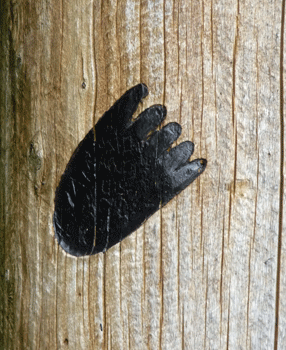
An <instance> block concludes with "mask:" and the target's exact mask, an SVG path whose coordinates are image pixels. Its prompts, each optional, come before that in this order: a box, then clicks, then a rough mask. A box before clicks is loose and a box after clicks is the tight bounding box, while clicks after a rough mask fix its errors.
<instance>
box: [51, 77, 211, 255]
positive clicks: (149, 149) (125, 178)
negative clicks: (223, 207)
mask: <svg viewBox="0 0 286 350" xmlns="http://www.w3.org/2000/svg"><path fill="white" fill-rule="evenodd" d="M147 95H148V89H147V87H146V85H144V84H139V85H137V86H135V87H133V88H131V89H130V90H128V91H127V92H126V93H125V94H124V95H123V96H122V97H121V98H120V99H119V100H118V101H117V102H116V103H115V104H114V105H113V106H112V107H111V108H110V109H109V111H107V112H106V113H105V114H104V115H103V116H102V117H101V119H100V120H99V121H98V123H97V124H96V125H95V128H94V129H91V130H90V131H89V133H88V134H87V135H86V137H85V138H84V139H83V141H82V142H81V143H80V144H79V146H78V147H77V149H76V150H75V152H74V154H73V156H72V157H71V159H70V161H69V163H68V165H67V167H66V170H65V172H64V174H63V176H62V178H61V181H60V184H59V187H58V188H57V191H56V198H55V212H54V227H55V233H56V237H57V239H58V241H59V243H60V245H61V246H62V248H63V249H64V250H65V251H67V252H68V253H69V254H72V255H76V256H82V255H91V254H96V253H99V252H105V251H106V250H107V249H108V248H110V247H112V246H113V245H114V244H116V243H118V242H120V241H121V240H122V239H123V238H124V237H126V236H128V235H129V234H130V233H131V232H133V231H134V230H136V229H137V228H138V227H139V226H140V225H141V224H142V223H143V222H144V221H145V220H146V219H147V218H148V217H150V216H151V215H152V214H154V213H155V212H156V211H157V210H158V209H159V208H160V206H163V205H165V204H166V203H168V202H169V201H170V200H171V199H172V198H173V197H174V196H175V195H177V194H178V193H179V192H181V191H182V190H183V189H184V188H186V187H187V186H188V185H189V184H190V183H191V182H193V181H194V180H195V179H196V178H197V177H198V176H199V175H200V174H201V173H202V172H203V171H204V170H205V168H206V164H207V161H206V160H205V159H195V160H193V161H191V162H189V158H190V156H191V155H192V153H193V151H194V145H193V143H192V142H190V141H186V142H183V143H181V144H179V145H178V146H176V147H174V148H171V149H170V147H171V145H172V144H173V142H174V141H176V140H177V139H178V137H179V136H180V134H181V127H180V125H179V124H177V123H169V124H167V125H166V126H164V127H163V128H162V129H161V130H156V128H157V127H158V125H160V124H161V122H162V121H163V120H164V118H165V117H166V108H165V107H164V106H161V105H155V106H152V107H150V108H148V109H146V110H145V111H143V112H142V113H141V114H140V115H139V117H138V118H137V119H136V120H135V121H132V115H133V113H134V112H135V110H136V109H137V107H138V104H139V102H140V101H141V100H142V99H143V98H144V97H146V96H147ZM94 132H95V134H94Z"/></svg>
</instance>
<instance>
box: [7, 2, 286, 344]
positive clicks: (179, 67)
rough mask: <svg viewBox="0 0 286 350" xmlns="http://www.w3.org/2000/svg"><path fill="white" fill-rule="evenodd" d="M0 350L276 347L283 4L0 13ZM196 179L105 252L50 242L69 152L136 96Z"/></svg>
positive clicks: (63, 5)
mask: <svg viewBox="0 0 286 350" xmlns="http://www.w3.org/2000/svg"><path fill="white" fill-rule="evenodd" d="M0 6H1V11H0V13H1V14H2V18H3V21H2V20H1V40H0V42H1V50H0V55H1V56H0V65H1V67H0V74H1V78H0V81H1V83H0V86H1V90H0V99H1V102H0V108H1V119H0V123H1V124H0V129H1V131H0V132H1V163H0V164H1V168H0V171H1V174H0V179H1V191H0V194H1V223H0V225H1V226H0V257H1V258H0V262H1V263H0V276H1V283H0V288H1V289H0V310H1V313H0V348H1V349H5V350H6V349H7V350H8V349H13V350H14V349H68V348H69V349H113V350H116V349H172V350H175V349H192V350H193V349H211V350H215V349H218V350H220V349H235V350H236V349H266V350H268V349H272V348H273V349H283V348H284V347H285V344H286V302H285V300H286V253H285V252H286V243H285V242H286V240H285V234H286V231H285V227H286V222H285V220H286V218H285V217H286V215H285V206H286V203H285V200H286V199H285V198H286V197H285V189H284V183H285V180H284V178H285V161H284V150H285V143H284V138H285V136H284V114H285V112H284V110H285V101H284V84H285V77H284V71H285V59H284V58H285V43H284V41H285V35H284V31H285V26H284V21H285V18H284V17H285V1H284V0H283V1H281V2H278V1H272V2H271V1H265V0H262V1H258V0H254V1H248V0H246V1H244V2H242V1H238V2H233V1H229V0H222V1H213V0H212V1H203V2H201V1H197V0H195V1H190V0H175V1H169V0H165V1H163V0H156V1H154V0H141V1H139V0H136V1H134V0H120V1H112V0H108V1H99V0H94V1H88V0H86V1H84V0H79V1H73V0H70V1H65V0H63V1H60V2H58V1H55V0H51V1H48V2H47V1H42V0H40V1H37V2H36V1H28V0H25V1H24V0H15V1H11V2H8V1H2V2H1V4H0ZM139 82H143V83H145V84H147V86H148V88H149V91H150V93H149V96H148V97H147V98H146V99H145V100H144V102H143V103H142V106H140V108H139V110H138V113H139V112H140V111H142V110H143V109H145V108H146V107H149V106H151V105H152V104H157V103H161V104H165V105H166V107H167V110H168V115H167V119H166V121H165V123H168V122H171V121H176V122H179V123H180V124H181V125H182V128H183V131H182V135H181V137H180V139H179V140H178V142H182V141H185V140H192V141H193V142H194V144H195V153H194V157H196V158H198V157H203V158H206V159H207V160H208V166H207V169H206V171H205V173H204V174H203V175H202V176H201V177H200V178H199V179H197V180H196V181H195V182H194V183H193V184H192V185H191V186H189V187H188V188H187V189H186V190H185V191H184V192H183V193H181V194H180V195H179V196H177V197H176V198H174V199H173V200H172V201H171V202H170V203H169V204H168V205H167V206H166V207H164V209H162V210H161V211H160V212H158V213H156V214H155V215H154V216H152V217H151V218H150V219H149V220H148V221H147V222H146V223H145V224H144V225H143V226H142V227H141V228H140V229H138V230H137V232H135V233H133V234H132V235H131V236H130V237H128V238H126V239H125V240H124V241H123V242H122V243H121V244H118V245H116V246H114V247H113V248H111V249H110V250H108V252H107V253H106V254H98V255H96V256H92V257H85V258H75V257H72V256H69V255H68V254H66V253H65V252H64V251H63V250H62V249H61V248H60V247H59V246H58V244H57V241H56V240H55V239H54V231H53V225H52V214H53V209H54V195H55V189H56V187H57V185H58V183H59V180H60V177H61V174H62V173H63V171H64V169H65V166H66V164H67V162H68V160H69V158H70V156H71V154H72V152H73V150H74V149H75V148H76V146H77V145H78V143H79V142H80V140H81V139H82V138H83V137H84V136H85V134H86V133H87V131H88V130H89V129H90V128H91V127H92V126H93V125H94V123H96V121H97V120H98V118H99V117H100V116H101V115H102V114H103V113H104V112H105V111H106V110H107V109H108V108H109V107H110V106H111V105H112V104H113V103H114V101H115V100H117V99H118V98H119V97H120V96H121V94H122V93H123V92H125V91H126V90H127V89H128V88H130V87H132V86H133V85H135V84H137V83H139Z"/></svg>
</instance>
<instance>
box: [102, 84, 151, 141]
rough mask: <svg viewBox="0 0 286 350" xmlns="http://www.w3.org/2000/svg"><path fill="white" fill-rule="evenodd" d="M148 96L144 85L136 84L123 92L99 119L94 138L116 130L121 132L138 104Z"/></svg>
mask: <svg viewBox="0 0 286 350" xmlns="http://www.w3.org/2000/svg"><path fill="white" fill-rule="evenodd" d="M147 95H148V88H147V86H146V85H145V84H138V85H136V86H134V87H133V88H131V89H129V90H128V91H126V92H125V94H124V95H122V96H121V97H120V99H119V100H118V101H116V102H115V103H114V105H113V106H112V107H111V108H110V109H109V110H108V111H107V112H106V113H104V115H103V116H102V117H101V118H100V119H99V121H98V123H97V124H96V137H97V138H98V137H101V135H103V134H105V133H106V132H107V133H110V132H114V131H115V130H118V131H119V132H122V131H123V130H124V129H126V127H127V126H128V125H129V123H130V121H131V118H132V115H133V113H134V112H135V111H136V109H137V107H138V104H139V102H140V101H141V100H142V99H143V98H144V97H146V96H147Z"/></svg>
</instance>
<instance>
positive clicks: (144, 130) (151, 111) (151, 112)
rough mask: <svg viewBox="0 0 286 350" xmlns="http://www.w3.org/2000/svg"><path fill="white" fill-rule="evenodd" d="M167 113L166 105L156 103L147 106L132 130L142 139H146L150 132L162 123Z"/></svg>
mask: <svg viewBox="0 0 286 350" xmlns="http://www.w3.org/2000/svg"><path fill="white" fill-rule="evenodd" d="M166 115H167V110H166V107H165V106H161V105H155V106H152V107H150V108H147V109H145V111H143V112H142V113H141V114H140V115H139V117H138V118H137V119H136V120H135V122H134V123H133V124H132V126H131V127H130V130H131V132H134V133H135V135H136V136H137V137H138V138H139V139H140V140H146V139H147V136H148V134H149V133H150V132H152V131H154V130H155V129H156V128H157V127H158V125H160V124H161V123H162V121H163V120H164V119H165V118H166Z"/></svg>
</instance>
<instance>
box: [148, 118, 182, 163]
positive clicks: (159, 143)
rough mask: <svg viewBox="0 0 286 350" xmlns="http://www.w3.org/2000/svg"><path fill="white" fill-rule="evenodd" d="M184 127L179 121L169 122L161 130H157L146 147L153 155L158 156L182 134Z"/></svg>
mask: <svg viewBox="0 0 286 350" xmlns="http://www.w3.org/2000/svg"><path fill="white" fill-rule="evenodd" d="M181 132H182V128H181V126H180V125H179V124H178V123H169V124H167V125H166V126H164V127H163V128H162V129H161V130H159V131H157V132H155V133H154V134H153V135H152V136H151V137H150V139H149V140H148V141H147V142H148V147H147V149H146V151H147V153H148V154H150V155H151V156H153V157H155V158H158V157H160V155H161V154H162V153H163V152H164V151H166V150H167V149H168V148H169V147H170V146H171V145H172V143H173V142H174V141H176V140H177V138H178V137H179V136H180V135H181Z"/></svg>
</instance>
